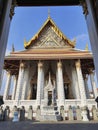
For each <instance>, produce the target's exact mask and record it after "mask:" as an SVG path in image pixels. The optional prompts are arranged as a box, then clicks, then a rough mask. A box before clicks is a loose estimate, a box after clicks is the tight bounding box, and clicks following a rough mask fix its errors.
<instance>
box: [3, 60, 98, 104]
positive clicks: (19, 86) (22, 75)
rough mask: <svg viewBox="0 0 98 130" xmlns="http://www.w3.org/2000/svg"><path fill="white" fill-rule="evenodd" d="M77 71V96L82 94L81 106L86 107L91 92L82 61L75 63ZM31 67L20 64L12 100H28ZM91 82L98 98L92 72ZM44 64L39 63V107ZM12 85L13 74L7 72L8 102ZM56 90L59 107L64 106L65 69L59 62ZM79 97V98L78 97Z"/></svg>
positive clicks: (5, 93) (42, 90) (5, 97)
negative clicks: (82, 68)
mask: <svg viewBox="0 0 98 130" xmlns="http://www.w3.org/2000/svg"><path fill="white" fill-rule="evenodd" d="M75 70H76V75H77V81H78V82H77V84H78V88H77V91H76V95H78V94H79V93H80V99H81V105H83V106H85V105H86V99H89V98H90V92H89V89H88V84H87V76H85V77H83V74H82V70H81V62H80V60H76V61H75ZM29 73H30V69H29V65H26V63H24V62H20V68H19V75H18V76H15V75H14V84H13V91H12V100H16V101H19V100H26V99H27V98H26V97H27V93H28V92H27V90H28V89H27V87H28V81H29ZM89 75H90V81H91V85H92V90H93V94H94V98H96V97H97V96H98V94H97V88H96V84H95V79H94V72H93V71H90V73H89ZM44 77H45V76H44V64H43V62H41V61H40V62H38V71H37V95H36V104H37V106H40V105H41V100H42V99H44V80H45V79H44ZM10 84H11V72H10V71H8V72H7V81H6V86H5V91H4V96H3V99H4V100H7V99H8V95H9V90H10ZM56 89H57V96H58V102H59V105H60V106H62V105H64V102H65V97H66V95H65V94H64V81H63V67H62V62H61V61H58V62H57V72H56ZM78 97H79V96H78Z"/></svg>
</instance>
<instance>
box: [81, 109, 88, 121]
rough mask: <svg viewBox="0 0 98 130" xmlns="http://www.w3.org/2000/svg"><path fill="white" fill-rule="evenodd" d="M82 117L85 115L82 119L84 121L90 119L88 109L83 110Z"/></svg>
mask: <svg viewBox="0 0 98 130" xmlns="http://www.w3.org/2000/svg"><path fill="white" fill-rule="evenodd" d="M82 117H83V119H82V120H83V121H89V119H88V117H87V111H86V110H82Z"/></svg>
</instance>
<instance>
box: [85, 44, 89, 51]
mask: <svg viewBox="0 0 98 130" xmlns="http://www.w3.org/2000/svg"><path fill="white" fill-rule="evenodd" d="M85 50H86V51H88V50H89V49H88V43H86V46H85Z"/></svg>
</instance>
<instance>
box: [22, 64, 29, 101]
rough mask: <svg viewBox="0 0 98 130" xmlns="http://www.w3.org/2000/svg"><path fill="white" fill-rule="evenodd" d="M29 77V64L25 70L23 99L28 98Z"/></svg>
mask: <svg viewBox="0 0 98 130" xmlns="http://www.w3.org/2000/svg"><path fill="white" fill-rule="evenodd" d="M28 78H29V66H28V65H27V67H25V72H24V81H23V88H22V97H21V100H25V99H26V90H27V85H28V80H29V79H28Z"/></svg>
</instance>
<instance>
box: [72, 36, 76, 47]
mask: <svg viewBox="0 0 98 130" xmlns="http://www.w3.org/2000/svg"><path fill="white" fill-rule="evenodd" d="M72 42H73V45H74V46H75V45H76V37H75V38H74V39H73V41H72Z"/></svg>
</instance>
